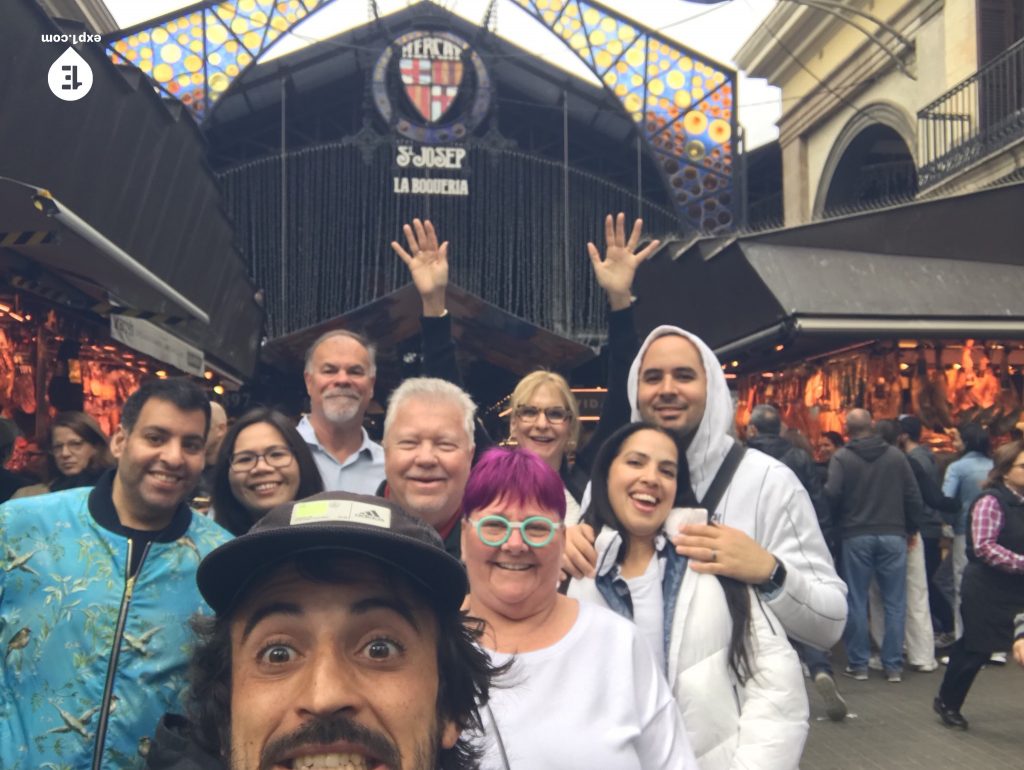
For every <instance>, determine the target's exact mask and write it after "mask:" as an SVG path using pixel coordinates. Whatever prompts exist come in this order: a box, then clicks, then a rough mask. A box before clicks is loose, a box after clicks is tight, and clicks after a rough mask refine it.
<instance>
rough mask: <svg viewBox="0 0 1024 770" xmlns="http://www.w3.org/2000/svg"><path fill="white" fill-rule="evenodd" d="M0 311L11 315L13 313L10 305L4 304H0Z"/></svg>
mask: <svg viewBox="0 0 1024 770" xmlns="http://www.w3.org/2000/svg"><path fill="white" fill-rule="evenodd" d="M0 310H2V311H3V312H5V313H9V312H11V306H10V305H5V304H3V303H2V302H0Z"/></svg>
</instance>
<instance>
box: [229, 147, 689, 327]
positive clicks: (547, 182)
mask: <svg viewBox="0 0 1024 770" xmlns="http://www.w3.org/2000/svg"><path fill="white" fill-rule="evenodd" d="M394 156H395V148H394V145H391V144H383V145H380V146H377V147H376V148H367V147H366V146H365V145H362V146H359V145H357V144H356V142H355V141H354V140H350V141H346V142H342V143H335V144H328V145H321V146H317V147H311V148H305V149H302V150H299V151H296V152H293V153H289V154H288V155H287V163H286V169H287V172H286V174H285V176H286V179H287V183H286V184H287V193H286V194H287V196H288V197H287V204H288V205H287V212H288V214H287V228H288V229H287V232H286V233H285V235H286V236H287V237H286V239H285V242H286V243H287V249H288V253H287V255H286V257H285V258H286V259H287V263H286V264H285V265H284V267H285V271H284V273H285V274H286V275H287V280H286V281H285V282H284V286H282V281H281V275H282V269H281V268H282V265H281V242H282V239H281V230H280V227H281V198H280V195H281V177H282V175H281V164H280V158H279V157H268V158H263V159H261V160H258V161H253V162H250V163H246V164H244V165H241V166H239V167H236V168H233V169H231V170H228V171H226V172H224V173H222V174H221V176H220V179H221V183H222V187H223V190H224V194H225V198H226V201H227V206H228V211H229V214H230V215H231V217H232V218H233V219H234V222H235V232H236V234H237V237H238V239H239V244H238V245H239V247H240V248H241V250H242V253H243V254H245V255H247V257H248V259H249V264H250V270H251V273H252V275H253V278H254V279H255V281H256V284H257V285H258V286H261V287H263V289H264V290H265V292H266V298H267V301H266V309H267V333H268V335H269V336H270V337H277V336H280V335H283V334H288V333H290V332H293V331H296V330H298V329H302V328H304V327H307V326H311V325H313V324H316V323H320V322H322V321H325V320H327V319H329V318H333V317H335V316H338V315H341V314H343V313H346V312H348V311H350V310H353V309H354V308H356V307H359V306H360V305H363V304H366V303H367V302H370V301H372V300H374V299H377V298H378V297H381V296H383V295H385V294H387V293H389V292H391V291H394V290H395V289H398V288H400V287H401V286H403V285H405V284H406V283H408V281H409V275H408V271H407V270H406V268H405V266H404V265H403V264H402V262H401V260H399V259H398V257H397V256H396V255H395V254H394V252H393V251H392V250H391V247H390V245H389V244H390V242H391V241H392V240H395V239H399V240H402V241H403V245H404V239H403V238H402V229H401V228H402V224H403V223H406V222H410V221H411V220H412V218H413V217H420V218H428V217H429V218H430V219H431V220H432V221H433V222H434V225H435V226H436V228H437V231H438V234H439V236H440V237H441V238H442V239H444V240H448V241H450V242H451V247H450V250H449V260H450V263H451V271H450V280H451V282H452V283H454V284H457V285H458V286H460V287H462V288H464V289H466V290H467V291H469V292H471V293H473V294H476V295H478V296H480V297H482V298H483V299H485V300H487V301H488V302H491V303H493V304H494V305H497V306H498V307H500V308H502V309H503V310H506V311H508V312H510V313H513V314H514V315H517V316H519V317H521V318H523V319H525V320H527V321H530V322H532V323H535V324H537V325H539V326H542V327H545V328H547V329H549V330H552V331H555V332H558V333H560V334H563V335H565V336H569V337H572V338H575V339H579V340H582V341H592V340H594V339H597V338H600V337H601V336H602V335H603V333H604V328H605V318H606V316H605V312H606V304H607V303H606V301H605V298H604V296H603V294H602V292H601V289H600V287H598V286H597V284H596V282H595V281H594V278H593V274H592V272H591V267H590V261H589V259H588V257H587V252H586V243H587V241H594V242H595V243H597V244H599V245H602V244H603V242H604V224H603V221H604V215H605V214H606V213H610V212H617V211H625V212H626V215H627V217H629V218H633V217H635V216H637V215H639V214H642V216H643V217H644V220H645V222H646V228H645V231H646V234H651V235H654V236H662V235H665V234H668V233H671V232H673V231H676V230H678V224H677V220H676V219H675V216H674V214H673V213H672V212H670V211H668V210H667V209H664V208H661V207H656V206H654V205H652V204H649V203H645V204H644V205H643V211H642V212H640V211H638V208H639V207H638V205H637V199H636V196H635V194H634V193H633V192H632V191H629V190H626V189H623V188H621V187H618V186H615V185H613V184H610V183H608V182H606V181H604V180H602V179H600V178H598V177H595V176H593V175H591V174H588V173H585V172H581V171H575V170H571V171H570V174H569V196H568V198H569V212H568V215H569V223H568V224H569V243H570V245H571V249H572V250H571V252H570V260H569V264H570V266H571V267H570V270H569V274H568V275H567V274H566V269H565V260H564V259H563V250H564V245H563V244H564V221H563V216H564V212H563V203H562V201H563V190H564V188H563V185H564V177H563V172H564V169H563V167H562V166H561V165H560V164H558V163H555V162H552V161H550V160H547V159H543V158H537V157H534V156H530V155H525V154H523V153H520V152H515V151H511V150H497V149H489V148H469V150H468V153H467V156H466V158H465V160H464V162H463V171H462V176H463V178H466V179H468V183H469V195H468V196H465V197H460V196H448V195H431V196H423V195H407V194H396V193H395V192H394V191H393V182H392V179H393V177H398V176H408V177H426V176H428V175H430V174H429V172H427V171H426V170H424V169H416V170H412V169H409V168H407V169H398V168H396V167H395V166H394V165H393V161H394ZM453 175H454V174H453V173H452V172H440V173H439V172H434V173H433V176H435V177H442V176H446V177H451V176H453ZM566 303H568V306H569V313H568V318H569V319H570V328H568V329H566V328H564V327H565V318H566V317H567V314H566V310H565V308H566Z"/></svg>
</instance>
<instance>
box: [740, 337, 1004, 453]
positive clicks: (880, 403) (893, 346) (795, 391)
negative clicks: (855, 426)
mask: <svg viewBox="0 0 1024 770" xmlns="http://www.w3.org/2000/svg"><path fill="white" fill-rule="evenodd" d="M728 369H729V365H728V364H727V365H726V371H727V376H729V372H728ZM732 379H733V381H734V382H735V384H736V390H737V405H738V406H737V410H736V423H737V427H738V428H739V429H741V430H742V429H743V428H745V426H746V425H747V423H748V422H749V419H750V412H751V410H752V409H753V407H754V406H755V405H756V404H762V403H771V404H775V405H776V406H778V407H779V409H780V411H781V412H782V415H783V420H784V421H785V423H786V425H787V426H789V427H792V428H797V429H798V430H800V432H801V433H803V434H804V435H805V436H807V437H808V439H809V440H810V441H811V443H812V445H814V444H816V443H817V439H818V437H819V436H820V434H821V433H822V432H824V431H835V432H837V433H840V434H845V428H846V419H845V418H846V413H847V411H849V410H850V409H852V408H864V409H867V410H869V411H870V412H871V414H872V415H873V416H874V417H875V419H895V418H896V417H898V416H899V415H901V414H915V415H917V416H919V417H920V418H921V420H922V422H923V423H924V425H925V428H926V433H925V442H926V443H929V444H932V445H933V446H934V447H935V448H939V449H951V448H952V443H951V441H950V438H949V436H948V434H946V433H945V431H946V429H948V428H953V427H957V428H962V427H963V426H964V425H965V424H967V423H970V422H976V423H979V424H981V425H983V426H984V427H986V428H988V429H989V430H990V431H991V432H992V433H993V434H995V435H1003V434H1006V433H1008V432H1009V431H1010V430H1011V429H1012V428H1013V427H1014V425H1015V424H1016V423H1017V422H1018V421H1019V420H1020V419H1021V408H1022V403H1021V393H1022V386H1024V345H1022V344H1021V343H1020V342H1019V341H1005V342H988V343H977V342H975V341H974V340H962V341H958V342H951V341H941V340H938V341H933V340H929V341H919V340H899V341H884V342H869V343H864V344H860V345H854V346H851V347H848V348H846V349H843V350H839V351H835V352H831V353H827V354H823V355H820V356H816V357H813V358H811V359H809V360H806V361H802V362H799V363H793V364H790V365H787V366H783V367H781V368H778V369H773V370H766V371H759V372H748V373H744V374H743V375H735V374H733V375H732Z"/></svg>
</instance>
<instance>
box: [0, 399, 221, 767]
mask: <svg viewBox="0 0 1024 770" xmlns="http://www.w3.org/2000/svg"><path fill="white" fill-rule="evenodd" d="M209 420H210V405H209V401H208V400H207V398H206V396H205V394H204V393H203V392H202V390H200V389H199V388H198V387H196V386H195V385H193V384H191V383H189V382H186V381H184V380H158V381H156V382H153V383H149V384H146V385H144V386H143V387H141V388H140V389H139V390H138V391H137V392H135V393H134V394H132V396H131V397H129V399H128V401H127V402H126V403H125V405H124V409H123V412H122V417H121V425H120V427H119V428H118V429H117V431H116V432H115V433H114V436H113V437H112V439H111V450H112V451H113V453H114V456H115V457H116V458H117V460H118V466H117V469H116V471H111V472H110V473H108V474H107V475H105V476H103V477H102V478H101V479H100V480H99V481H98V482H97V484H96V486H95V487H94V488H92V489H89V488H80V489H73V490H69V491H67V492H58V493H55V494H50V495H44V496H40V497H34V498H26V499H24V500H16V501H13V502H9V503H6V504H4V505H3V506H0V566H2V568H3V569H2V570H0V655H2V656H3V657H2V660H0V767H3V768H4V769H5V770H38V769H39V768H48V769H50V770H57V769H58V768H59V769H61V770H63V769H64V768H69V769H71V768H73V769H74V770H83V769H84V768H92V770H99V769H100V768H109V769H110V770H113V769H114V768H117V769H118V770H122V769H123V768H132V767H142V766H143V763H144V759H143V755H144V754H145V751H146V747H147V746H148V744H149V736H150V735H151V734H152V731H153V729H154V728H155V726H156V723H157V720H158V719H159V718H160V715H161V714H163V713H164V712H165V711H174V710H179V709H180V708H181V706H180V696H181V693H182V690H183V689H184V686H185V669H186V666H187V663H188V654H189V645H190V640H191V634H190V631H189V626H188V622H187V621H188V618H189V616H191V615H192V614H193V613H195V612H206V611H208V609H207V607H206V604H205V603H204V602H203V599H202V597H201V596H200V595H199V592H198V590H197V589H196V581H195V573H196V568H197V566H198V565H199V561H200V560H201V558H202V557H203V556H205V555H206V554H207V553H208V552H210V551H212V550H213V549H214V548H215V547H216V546H218V545H220V544H221V543H223V542H225V541H226V540H227V539H228V537H229V536H228V534H227V533H226V532H225V531H224V530H222V529H221V528H220V527H218V526H217V525H216V524H214V523H212V522H211V521H209V520H207V519H205V518H203V517H202V516H196V515H193V512H192V511H191V509H189V507H188V506H187V505H186V504H185V502H184V500H185V499H186V497H187V495H188V494H189V493H190V492H191V491H192V489H193V488H194V487H195V485H196V482H197V480H198V478H199V474H200V473H201V472H202V469H203V457H204V454H203V450H204V446H205V441H206V433H207V430H208V427H209Z"/></svg>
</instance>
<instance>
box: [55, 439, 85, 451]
mask: <svg viewBox="0 0 1024 770" xmlns="http://www.w3.org/2000/svg"><path fill="white" fill-rule="evenodd" d="M86 443H87V442H85V441H83V440H82V439H80V438H73V439H71V440H70V441H65V442H64V443H63V444H54V445H52V446H51V447H50V454H52V455H59V454H60V453H61V452H63V451H64V450H65V449H67V450H68V451H69V452H78V451H80V450H81V449H82V447H84V446H85V445H86Z"/></svg>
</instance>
